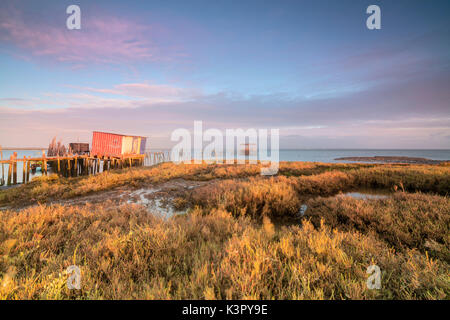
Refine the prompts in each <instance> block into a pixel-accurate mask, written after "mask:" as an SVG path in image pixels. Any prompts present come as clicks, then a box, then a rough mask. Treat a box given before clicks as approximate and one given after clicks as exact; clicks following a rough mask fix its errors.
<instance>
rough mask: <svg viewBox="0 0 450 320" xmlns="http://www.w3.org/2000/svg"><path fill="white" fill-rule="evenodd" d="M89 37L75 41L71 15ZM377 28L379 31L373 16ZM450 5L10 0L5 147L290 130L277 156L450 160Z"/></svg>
mask: <svg viewBox="0 0 450 320" xmlns="http://www.w3.org/2000/svg"><path fill="white" fill-rule="evenodd" d="M73 4H75V5H78V6H79V7H80V9H81V29H80V30H69V29H67V27H66V20H67V18H68V17H69V14H67V13H66V9H67V7H68V6H70V5H73ZM372 4H375V5H378V6H379V7H380V9H381V29H379V30H369V29H368V28H367V27H366V20H367V18H368V17H369V14H367V13H366V9H367V7H368V6H369V5H372ZM449 9H450V2H449V1H448V0H444V1H439V0H434V1H426V0H421V1H413V0H411V1H403V0H396V1H375V0H369V1H366V0H352V1H350V0H340V1H325V0H311V1H300V0H295V1H285V0H277V1H275V0H274V1H251V0H242V1H233V0H228V1H225V0H215V1H210V0H203V1H197V0H182V1H173V0H165V1H130V0H128V1H114V0H108V1H100V0H88V1H76V0H68V1H66V0H57V1H46V0H41V1H20V0H16V1H9V0H6V1H5V0H2V1H1V2H0V145H2V146H3V147H45V146H47V145H48V143H49V142H50V140H51V139H52V138H53V137H54V136H56V137H57V138H58V139H61V140H62V142H63V143H65V144H68V143H70V142H77V141H79V142H90V141H91V139H92V131H94V130H96V131H107V132H116V133H123V134H131V135H142V136H147V137H148V140H147V141H148V144H149V145H150V147H151V148H165V147H170V146H171V145H173V144H174V142H171V141H170V135H171V133H172V132H173V130H175V129H178V128H186V129H189V130H193V123H194V121H195V120H201V121H203V127H204V129H208V128H218V129H220V130H225V129H237V128H243V129H248V128H256V129H273V128H277V129H279V130H280V147H281V148H292V149H294V148H300V149H302V148H305V149H310V148H313V149H323V148H375V149H377V148H378V149H450V90H449V89H450V41H449V40H450V19H449V18H448V16H449V14H450V10H449Z"/></svg>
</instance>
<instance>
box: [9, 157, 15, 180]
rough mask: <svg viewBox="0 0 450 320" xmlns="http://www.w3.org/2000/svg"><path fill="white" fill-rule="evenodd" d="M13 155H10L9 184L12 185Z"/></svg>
mask: <svg viewBox="0 0 450 320" xmlns="http://www.w3.org/2000/svg"><path fill="white" fill-rule="evenodd" d="M13 158H14V157H13V155H11V156H10V157H9V164H8V186H10V185H11V175H12V166H13V161H12V160H13Z"/></svg>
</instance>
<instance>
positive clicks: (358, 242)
mask: <svg viewBox="0 0 450 320" xmlns="http://www.w3.org/2000/svg"><path fill="white" fill-rule="evenodd" d="M175 178H183V179H191V180H211V181H210V183H208V184H207V185H204V186H202V187H198V188H195V189H193V190H191V191H190V192H189V193H187V194H186V196H185V197H177V198H175V199H174V206H175V207H179V208H184V207H190V211H189V212H188V214H186V215H182V216H174V217H172V218H170V219H162V218H159V217H156V216H154V215H151V214H149V213H148V212H147V211H146V210H145V209H144V208H143V207H141V206H137V205H121V206H117V204H114V203H112V202H111V203H104V204H102V205H85V206H64V205H63V206H61V205H37V206H32V207H28V208H22V209H20V210H19V209H18V210H6V211H0V214H1V218H0V298H2V299H72V298H78V299H133V298H143V299H182V298H185V299H448V298H449V296H450V267H449V265H450V256H449V249H448V248H449V244H450V232H449V228H450V209H449V208H450V199H449V197H448V191H449V190H450V168H449V167H448V166H431V165H421V166H419V165H417V166H400V165H375V164H370V165H359V164H320V163H319V164H315V163H282V164H281V167H280V172H279V175H278V176H276V177H271V178H268V177H261V176H259V167H258V166H256V165H245V166H242V165H240V166H239V165H237V166H235V165H227V166H225V165H222V166H221V165H206V164H204V165H178V166H177V165H174V164H169V163H166V164H162V165H158V166H155V167H152V168H132V169H128V170H117V171H111V172H106V173H103V174H99V175H97V176H90V177H83V178H69V179H67V178H59V177H56V176H50V177H44V178H39V179H36V180H34V181H33V182H32V183H30V184H28V185H25V186H22V187H19V188H14V189H10V190H6V191H1V192H0V203H1V204H2V205H14V206H20V204H22V203H27V204H35V203H36V202H38V201H39V202H42V203H43V202H46V201H51V200H52V199H57V198H71V197H76V196H80V195H85V194H88V193H93V192H97V191H102V190H109V189H112V188H115V187H117V186H124V185H130V184H131V185H133V186H136V187H139V186H142V185H148V184H157V183H160V182H164V181H168V180H171V179H175ZM363 186H364V187H374V188H389V189H392V190H393V191H394V190H397V192H396V193H395V194H394V195H393V196H392V197H390V198H388V199H383V200H355V199H351V198H348V197H329V196H330V195H334V194H336V193H337V192H339V191H344V190H351V189H353V188H357V187H363ZM404 191H408V192H404ZM303 203H306V204H307V205H308V209H307V211H306V214H305V216H303V217H299V216H298V211H299V207H300V205H301V204H303ZM286 217H289V223H287V222H286V221H284V220H283V219H282V218H286ZM73 264H75V265H78V266H79V267H80V268H81V271H82V290H79V291H77V290H68V289H67V287H66V280H67V274H65V270H66V268H67V267H68V266H69V265H73ZM371 264H377V265H378V266H379V267H380V268H381V270H382V289H381V290H369V289H367V287H366V280H367V277H368V275H367V274H366V269H367V267H368V266H369V265H371Z"/></svg>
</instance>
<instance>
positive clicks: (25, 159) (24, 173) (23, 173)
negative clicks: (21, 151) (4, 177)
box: [22, 156, 27, 183]
mask: <svg viewBox="0 0 450 320" xmlns="http://www.w3.org/2000/svg"><path fill="white" fill-rule="evenodd" d="M26 164H27V157H25V156H23V167H22V183H26V180H25V178H26V177H27V176H26V169H27V167H26Z"/></svg>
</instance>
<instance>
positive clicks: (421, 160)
mask: <svg viewBox="0 0 450 320" xmlns="http://www.w3.org/2000/svg"><path fill="white" fill-rule="evenodd" d="M334 160H345V161H361V162H384V163H410V164H441V163H445V162H450V160H432V159H427V158H415V157H400V156H399V157H397V156H375V157H342V158H336V159H334Z"/></svg>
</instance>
